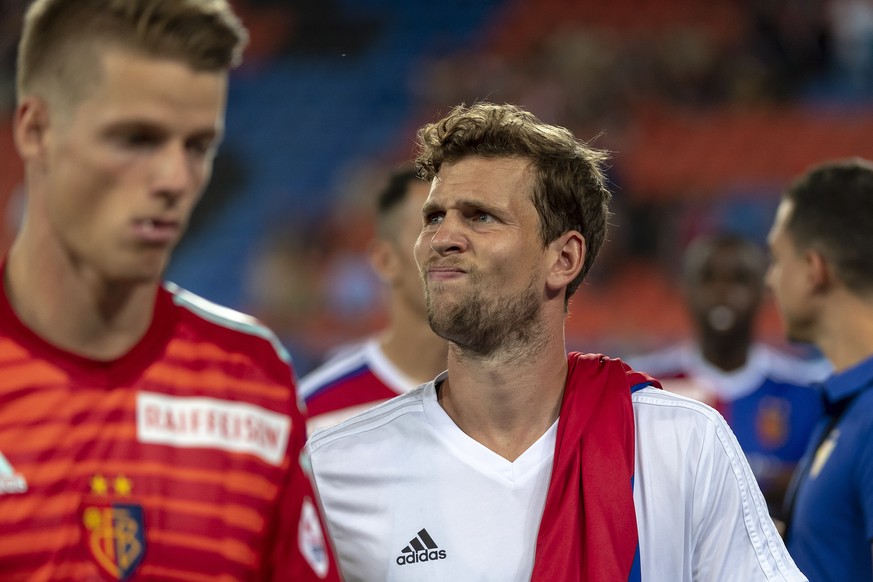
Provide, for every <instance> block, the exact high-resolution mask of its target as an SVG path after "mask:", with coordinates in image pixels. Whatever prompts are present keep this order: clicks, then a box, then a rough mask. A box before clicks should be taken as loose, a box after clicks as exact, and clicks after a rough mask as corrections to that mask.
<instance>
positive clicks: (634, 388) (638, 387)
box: [631, 382, 652, 394]
mask: <svg viewBox="0 0 873 582" xmlns="http://www.w3.org/2000/svg"><path fill="white" fill-rule="evenodd" d="M651 385H652V384H651V383H650V382H640V383H639V384H634V385H633V386H631V394H633V393H634V392H639V391H640V390H642V389H643V388H648V387H649V386H651Z"/></svg>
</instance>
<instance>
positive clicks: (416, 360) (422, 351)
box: [379, 309, 449, 384]
mask: <svg viewBox="0 0 873 582" xmlns="http://www.w3.org/2000/svg"><path fill="white" fill-rule="evenodd" d="M379 346H380V347H381V348H382V352H383V353H384V354H385V356H386V357H387V358H388V359H389V360H390V361H391V363H392V364H394V365H395V366H396V367H397V368H398V369H399V370H400V371H401V372H403V373H404V374H405V375H406V376H408V377H409V378H411V379H412V380H414V381H415V382H417V383H419V384H422V383H424V382H429V381H430V380H433V379H434V377H436V375H437V374H439V373H440V372H442V371H443V370H445V369H446V362H447V359H448V350H449V346H448V342H446V340H444V339H443V338H441V337H439V336H438V335H437V334H435V333H434V332H433V330H431V329H430V326H429V325H428V323H427V320H426V319H425V318H424V317H423V316H422V315H420V314H413V313H409V310H408V309H404V310H401V309H395V310H394V311H392V317H391V325H390V326H388V328H386V329H385V330H384V331H383V332H382V333H381V334H380V336H379Z"/></svg>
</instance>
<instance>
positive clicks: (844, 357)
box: [767, 158, 873, 582]
mask: <svg viewBox="0 0 873 582" xmlns="http://www.w3.org/2000/svg"><path fill="white" fill-rule="evenodd" d="M769 243H770V250H771V256H772V264H771V266H770V270H769V272H768V274H767V283H768V285H769V286H770V288H771V289H772V290H773V295H774V296H775V298H776V303H777V305H778V307H779V314H780V316H781V319H782V324H783V326H784V327H785V332H786V334H787V335H788V337H789V338H790V339H792V340H795V341H805V342H812V343H814V344H815V345H816V346H818V348H819V349H820V350H821V352H822V353H823V354H824V355H825V357H826V358H827V359H828V360H829V361H830V362H831V364H832V365H833V369H834V374H833V375H832V376H830V377H829V378H828V379H827V380H826V381H825V383H824V390H823V392H824V403H825V405H824V406H825V413H824V415H822V418H821V420H820V422H819V424H818V426H817V427H816V430H815V433H814V434H813V437H812V439H811V441H810V446H809V448H808V450H807V452H806V454H805V455H804V458H803V460H801V462H800V464H799V465H798V469H797V475H796V478H795V480H794V481H793V482H792V489H791V492H790V493H789V495H788V499H787V505H788V506H789V507H791V508H793V511H792V512H791V514H790V516H789V519H790V521H789V527H788V533H787V544H788V548H789V550H790V551H791V555H792V556H793V557H794V559H795V560H797V565H798V566H799V567H800V568H801V569H802V570H803V572H804V573H806V574H807V576H808V577H809V579H810V580H811V581H813V582H843V581H844V580H852V582H871V581H873V559H871V542H870V540H871V539H873V253H871V249H873V163H871V162H869V161H867V160H862V159H858V158H856V159H851V160H839V161H832V162H827V163H824V164H821V165H818V166H815V167H813V168H811V169H810V170H809V171H808V172H806V173H805V174H804V175H803V176H801V177H800V178H798V179H796V180H795V181H794V182H793V183H792V185H791V186H790V187H789V188H788V189H787V190H786V191H785V193H784V194H783V197H782V201H781V202H780V204H779V209H778V210H777V212H776V218H775V221H774V223H773V227H772V229H771V230H770V235H769Z"/></svg>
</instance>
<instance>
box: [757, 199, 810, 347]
mask: <svg viewBox="0 0 873 582" xmlns="http://www.w3.org/2000/svg"><path fill="white" fill-rule="evenodd" d="M792 212H793V203H792V202H789V201H787V200H783V201H782V202H781V203H780V204H779V208H778V209H777V211H776V219H775V220H774V222H773V226H772V228H771V229H770V234H769V235H768V236H767V242H768V244H769V246H770V268H769V270H768V271H767V286H768V287H769V288H770V290H771V291H772V292H773V297H774V298H775V300H776V305H777V307H778V309H779V315H780V317H781V319H782V325H783V327H784V328H785V334H786V335H787V337H788V339H790V340H794V341H813V340H814V338H813V337H812V328H813V324H814V315H813V311H812V309H811V308H810V307H811V306H810V305H809V302H808V301H807V300H806V299H805V297H806V294H807V284H806V279H807V277H806V274H807V268H808V266H807V264H806V261H805V260H804V256H803V253H802V252H800V251H799V250H798V248H797V246H796V245H795V243H794V240H793V238H792V236H791V234H790V233H789V232H788V231H787V228H786V227H787V224H788V221H789V219H790V218H791V213H792Z"/></svg>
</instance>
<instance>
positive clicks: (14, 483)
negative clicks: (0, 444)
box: [0, 453, 27, 495]
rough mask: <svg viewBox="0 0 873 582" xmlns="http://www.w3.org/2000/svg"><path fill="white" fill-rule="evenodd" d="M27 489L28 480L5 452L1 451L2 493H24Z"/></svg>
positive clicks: (0, 487) (0, 490)
mask: <svg viewBox="0 0 873 582" xmlns="http://www.w3.org/2000/svg"><path fill="white" fill-rule="evenodd" d="M26 491H27V481H26V480H25V479H24V477H23V476H22V475H21V474H20V473H16V472H15V469H13V468H12V465H11V464H10V463H9V461H7V460H6V457H4V456H3V453H0V495H6V494H7V493H24V492H26Z"/></svg>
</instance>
